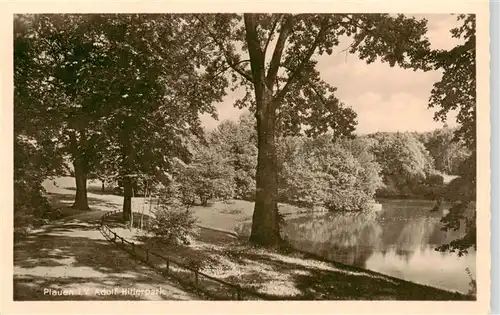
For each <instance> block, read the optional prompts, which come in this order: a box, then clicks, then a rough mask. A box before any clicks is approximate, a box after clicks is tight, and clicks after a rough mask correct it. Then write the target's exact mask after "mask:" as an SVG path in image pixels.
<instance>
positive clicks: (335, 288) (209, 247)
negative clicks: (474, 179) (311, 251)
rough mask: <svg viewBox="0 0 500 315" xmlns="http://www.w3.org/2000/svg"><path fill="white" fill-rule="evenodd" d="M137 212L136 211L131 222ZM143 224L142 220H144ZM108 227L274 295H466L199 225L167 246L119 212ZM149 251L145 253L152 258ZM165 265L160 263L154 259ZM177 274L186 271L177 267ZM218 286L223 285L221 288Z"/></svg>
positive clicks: (421, 297) (403, 297) (360, 297)
mask: <svg viewBox="0 0 500 315" xmlns="http://www.w3.org/2000/svg"><path fill="white" fill-rule="evenodd" d="M139 219H140V215H139V214H136V218H135V219H134V221H135V222H137V223H138V222H139ZM145 224H147V222H146V223H145ZM111 226H112V227H113V230H114V231H115V232H116V233H117V234H119V235H121V236H122V237H124V238H126V239H128V240H129V241H133V242H135V244H136V245H141V246H143V247H144V248H147V249H148V250H150V251H153V252H155V253H158V254H160V255H162V256H166V257H170V258H172V259H173V260H174V261H178V262H181V263H183V264H187V265H190V266H196V267H199V268H200V271H201V272H203V273H205V274H207V275H209V276H212V277H216V278H218V279H221V280H224V281H227V282H230V283H234V284H239V285H240V286H242V287H243V288H246V289H249V290H254V291H257V292H258V293H262V294H266V295H268V296H270V297H271V298H278V299H306V300H463V299H467V297H465V296H463V295H461V294H458V293H452V292H447V291H443V290H439V289H436V288H432V287H429V286H424V285H419V284H415V283H411V282H408V281H404V280H400V279H395V278H392V277H388V276H385V275H381V274H378V273H375V272H371V271H368V270H363V269H359V268H355V267H350V266H345V265H342V264H338V263H335V262H327V261H321V260H319V259H315V258H313V257H312V256H311V255H307V254H304V253H298V252H293V251H287V252H284V251H272V250H267V249H262V248H256V247H253V246H251V245H250V244H248V243H247V242H246V241H245V240H241V239H238V238H236V237H233V236H231V235H229V234H227V233H223V232H219V231H215V230H211V229H205V228H198V229H197V230H196V231H195V232H194V233H193V235H192V237H191V239H190V244H189V245H172V244H166V243H164V242H163V241H162V240H161V239H158V238H156V237H154V236H152V235H148V234H145V233H143V232H141V231H140V230H138V229H135V228H134V229H131V230H130V229H128V228H125V227H124V225H123V224H121V223H120V218H119V216H116V217H115V218H114V219H113V218H112V222H111ZM152 256H153V255H149V257H152ZM153 263H156V264H158V266H157V267H158V268H159V269H164V268H165V266H163V265H162V263H163V261H156V262H155V261H154V260H153ZM174 272H178V273H179V277H184V278H188V277H190V274H189V272H185V271H182V270H177V271H175V270H174ZM221 290H222V289H221Z"/></svg>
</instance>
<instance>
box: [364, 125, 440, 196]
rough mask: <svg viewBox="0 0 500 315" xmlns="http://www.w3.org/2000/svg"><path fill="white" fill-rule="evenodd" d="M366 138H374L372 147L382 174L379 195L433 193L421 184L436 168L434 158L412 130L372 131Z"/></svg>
mask: <svg viewBox="0 0 500 315" xmlns="http://www.w3.org/2000/svg"><path fill="white" fill-rule="evenodd" d="M369 138H371V139H374V140H375V141H376V143H375V144H374V145H373V147H372V148H373V149H372V150H373V153H374V155H375V158H376V161H377V162H378V163H379V164H380V166H381V169H382V171H381V172H382V176H383V178H384V184H385V187H384V188H382V189H380V190H379V191H378V195H379V196H380V197H416V196H417V197H427V198H432V197H433V196H432V193H430V196H429V195H427V196H426V193H425V192H422V189H421V188H422V185H425V184H426V182H427V180H428V178H429V177H430V176H431V175H433V174H434V172H435V170H434V160H433V159H432V157H431V155H430V154H429V152H428V151H427V149H426V148H425V146H424V144H423V143H422V142H420V141H419V140H418V139H417V137H416V136H415V135H414V134H413V133H410V132H405V133H401V132H396V133H375V134H372V135H369ZM422 194H423V196H422Z"/></svg>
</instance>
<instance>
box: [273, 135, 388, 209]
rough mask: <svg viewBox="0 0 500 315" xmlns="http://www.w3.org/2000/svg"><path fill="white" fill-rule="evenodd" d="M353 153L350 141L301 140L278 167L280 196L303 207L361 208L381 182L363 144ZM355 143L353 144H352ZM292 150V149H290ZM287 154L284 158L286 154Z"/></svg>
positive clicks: (282, 199)
mask: <svg viewBox="0 0 500 315" xmlns="http://www.w3.org/2000/svg"><path fill="white" fill-rule="evenodd" d="M355 144H356V145H358V147H359V148H358V149H359V150H357V151H356V152H354V150H352V152H351V150H350V149H349V147H351V145H350V143H335V142H334V141H333V139H331V138H328V137H326V136H325V137H322V138H318V139H314V140H312V139H303V140H302V142H301V143H299V144H297V145H296V146H295V148H294V150H289V151H290V153H289V154H283V156H285V157H284V162H283V163H282V164H281V166H280V187H279V188H280V189H279V193H280V199H281V201H282V202H286V203H291V204H294V205H298V206H304V207H309V208H312V207H317V206H320V207H326V208H327V209H328V210H330V211H342V212H344V211H355V212H357V211H363V210H365V209H367V206H368V204H369V202H370V201H371V200H372V199H373V197H374V193H375V190H376V188H377V187H379V186H380V185H381V184H382V181H381V178H380V176H379V174H378V172H379V169H378V165H377V164H376V163H374V162H373V160H372V157H371V156H370V155H369V154H367V155H366V156H363V154H364V153H365V152H364V151H368V148H369V147H367V148H366V149H364V150H362V149H363V146H367V145H368V144H365V143H355ZM353 146H354V143H353ZM292 151H294V152H292ZM286 156H287V157H286Z"/></svg>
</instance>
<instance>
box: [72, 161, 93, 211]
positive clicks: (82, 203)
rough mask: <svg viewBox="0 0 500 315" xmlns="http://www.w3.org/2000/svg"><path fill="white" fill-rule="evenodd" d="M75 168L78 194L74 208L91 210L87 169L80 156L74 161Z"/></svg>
mask: <svg viewBox="0 0 500 315" xmlns="http://www.w3.org/2000/svg"><path fill="white" fill-rule="evenodd" d="M73 166H74V168H75V182H76V196H75V202H74V203H73V206H72V208H75V209H79V210H89V209H90V208H89V204H88V200H87V170H86V169H85V166H84V164H83V161H82V160H81V159H80V158H76V159H75V160H74V162H73Z"/></svg>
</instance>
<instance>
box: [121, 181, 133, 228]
mask: <svg viewBox="0 0 500 315" xmlns="http://www.w3.org/2000/svg"><path fill="white" fill-rule="evenodd" d="M131 218H132V181H131V179H130V177H128V176H126V177H125V178H124V179H123V220H124V221H125V222H129V221H131Z"/></svg>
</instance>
